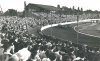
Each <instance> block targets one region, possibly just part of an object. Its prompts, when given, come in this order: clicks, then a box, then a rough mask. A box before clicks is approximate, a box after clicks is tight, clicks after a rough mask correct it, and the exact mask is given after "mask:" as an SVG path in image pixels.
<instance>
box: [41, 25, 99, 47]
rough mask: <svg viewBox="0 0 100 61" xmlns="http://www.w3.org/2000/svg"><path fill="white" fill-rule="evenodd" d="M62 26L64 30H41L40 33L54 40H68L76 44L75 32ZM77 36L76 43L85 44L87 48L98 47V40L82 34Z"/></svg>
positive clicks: (60, 28)
mask: <svg viewBox="0 0 100 61" xmlns="http://www.w3.org/2000/svg"><path fill="white" fill-rule="evenodd" d="M63 26H65V27H64V28H62V27H52V28H47V29H45V30H43V31H42V32H43V34H45V35H51V36H54V37H56V38H60V39H63V40H69V41H72V42H74V43H77V32H76V31H75V30H74V29H73V28H72V27H67V25H63ZM78 35H79V39H78V43H80V44H87V45H88V46H91V47H100V38H97V37H92V36H87V35H83V34H78Z"/></svg>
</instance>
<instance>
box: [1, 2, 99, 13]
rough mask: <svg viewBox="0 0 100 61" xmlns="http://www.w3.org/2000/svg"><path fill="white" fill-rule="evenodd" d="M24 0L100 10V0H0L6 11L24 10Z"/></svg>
mask: <svg viewBox="0 0 100 61" xmlns="http://www.w3.org/2000/svg"><path fill="white" fill-rule="evenodd" d="M24 1H26V3H27V4H28V3H35V4H44V5H52V6H57V5H58V4H59V5H61V6H67V7H73V6H75V8H77V7H82V8H83V10H87V9H91V10H99V11H100V0H0V6H1V7H2V10H3V11H4V12H5V11H6V10H7V9H16V10H18V11H23V9H24Z"/></svg>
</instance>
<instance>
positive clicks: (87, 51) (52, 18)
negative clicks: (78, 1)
mask: <svg viewBox="0 0 100 61" xmlns="http://www.w3.org/2000/svg"><path fill="white" fill-rule="evenodd" d="M35 15H38V16H40V19H36V18H34V17H25V18H20V17H16V16H14V17H5V16H3V17H0V37H1V38H0V40H1V44H3V45H2V46H1V48H4V51H3V53H4V54H7V55H9V57H10V58H9V59H8V61H14V59H15V58H14V57H15V55H17V56H19V57H17V58H18V59H19V61H20V60H21V61H24V59H23V55H25V51H26V50H27V49H24V48H26V47H28V50H27V51H26V52H28V51H29V52H30V53H31V55H30V53H29V52H28V53H29V55H27V54H26V56H27V57H28V58H27V59H25V60H27V61H99V60H100V58H99V56H100V51H99V48H93V47H89V46H87V45H81V44H76V43H72V42H71V41H68V40H66V41H64V40H60V39H56V38H54V37H51V36H46V35H43V34H42V33H41V34H40V36H35V35H34V34H29V33H28V30H27V26H30V27H35V26H37V25H39V26H44V25H47V24H51V23H61V22H65V21H69V20H71V21H74V20H77V18H76V16H75V15H59V14H46V13H35ZM60 17H61V18H60ZM81 17H82V16H81ZM81 19H82V18H81ZM61 20H62V21H61ZM23 52H24V53H23ZM22 53H23V54H22Z"/></svg>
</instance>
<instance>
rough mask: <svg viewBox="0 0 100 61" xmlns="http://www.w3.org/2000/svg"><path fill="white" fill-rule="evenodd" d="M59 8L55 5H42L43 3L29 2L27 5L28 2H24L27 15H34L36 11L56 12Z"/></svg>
mask: <svg viewBox="0 0 100 61" xmlns="http://www.w3.org/2000/svg"><path fill="white" fill-rule="evenodd" d="M57 10H58V9H57V8H56V7H54V6H49V5H42V4H33V3H29V4H28V5H26V2H24V15H25V16H34V15H33V14H34V13H36V12H52V11H53V12H55V11H57Z"/></svg>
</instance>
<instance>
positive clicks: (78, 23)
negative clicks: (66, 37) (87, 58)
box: [77, 13, 79, 44]
mask: <svg viewBox="0 0 100 61" xmlns="http://www.w3.org/2000/svg"><path fill="white" fill-rule="evenodd" d="M78 25H79V13H77V44H78V41H79V34H78V31H79V29H78Z"/></svg>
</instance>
